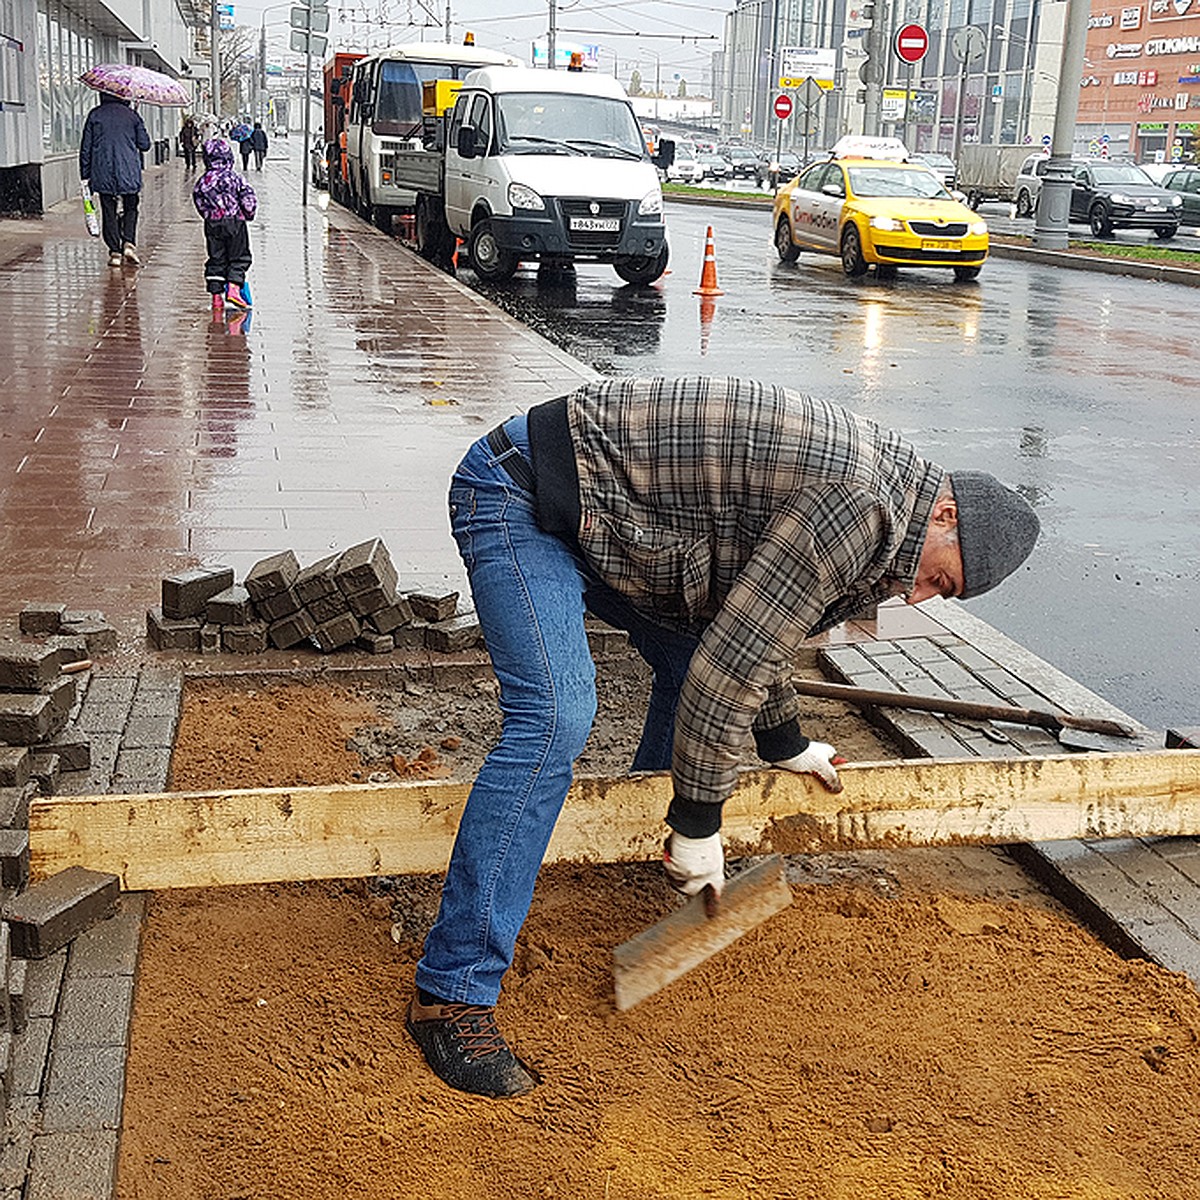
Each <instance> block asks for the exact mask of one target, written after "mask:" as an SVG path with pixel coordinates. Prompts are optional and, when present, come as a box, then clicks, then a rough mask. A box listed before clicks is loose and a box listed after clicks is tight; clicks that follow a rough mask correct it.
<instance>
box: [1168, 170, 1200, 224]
mask: <svg viewBox="0 0 1200 1200" xmlns="http://www.w3.org/2000/svg"><path fill="white" fill-rule="evenodd" d="M1162 185H1163V187H1165V188H1168V189H1170V190H1171V191H1172V192H1178V193H1179V195H1180V198H1181V199H1182V200H1183V223H1184V224H1185V225H1200V166H1191V167H1180V168H1179V169H1178V170H1175V171H1172V172H1171V173H1170V174H1169V175H1165V176H1164V177H1163V181H1162Z"/></svg>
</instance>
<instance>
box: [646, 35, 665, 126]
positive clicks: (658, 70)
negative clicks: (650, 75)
mask: <svg viewBox="0 0 1200 1200" xmlns="http://www.w3.org/2000/svg"><path fill="white" fill-rule="evenodd" d="M642 53H643V54H653V55H654V120H655V122H656V123H657V121H658V98H659V96H660V95H661V94H662V60H661V59H660V58H659V57H658V55H657V54H656V53H655V52H654V51H653V50H645V49H643V50H642Z"/></svg>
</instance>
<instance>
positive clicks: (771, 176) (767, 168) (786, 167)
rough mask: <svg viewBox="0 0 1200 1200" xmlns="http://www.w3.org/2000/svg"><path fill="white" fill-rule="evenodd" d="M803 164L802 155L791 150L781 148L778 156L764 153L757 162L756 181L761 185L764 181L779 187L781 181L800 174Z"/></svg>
mask: <svg viewBox="0 0 1200 1200" xmlns="http://www.w3.org/2000/svg"><path fill="white" fill-rule="evenodd" d="M801 165H802V164H801V162H800V155H798V154H793V153H792V152H791V151H790V150H781V151H780V152H779V154H778V156H776V155H774V154H764V155H762V156H761V157H760V158H759V159H758V161H757V163H756V164H755V176H754V181H755V183H757V184H758V186H759V187H762V186H763V184H764V183H765V184H769V185H770V186H771V187H778V186H779V184H780V182H781V181H784V180H788V179H791V178H793V177H794V176H796V175H799V174H800V167H801Z"/></svg>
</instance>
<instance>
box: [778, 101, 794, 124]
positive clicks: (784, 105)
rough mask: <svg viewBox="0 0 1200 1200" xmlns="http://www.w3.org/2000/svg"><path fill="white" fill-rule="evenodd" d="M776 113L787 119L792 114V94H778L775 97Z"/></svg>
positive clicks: (784, 119)
mask: <svg viewBox="0 0 1200 1200" xmlns="http://www.w3.org/2000/svg"><path fill="white" fill-rule="evenodd" d="M774 109H775V115H776V116H777V117H778V118H779V119H780V120H781V121H786V120H787V118H788V117H790V116H791V115H792V98H791V96H776V97H775V104H774Z"/></svg>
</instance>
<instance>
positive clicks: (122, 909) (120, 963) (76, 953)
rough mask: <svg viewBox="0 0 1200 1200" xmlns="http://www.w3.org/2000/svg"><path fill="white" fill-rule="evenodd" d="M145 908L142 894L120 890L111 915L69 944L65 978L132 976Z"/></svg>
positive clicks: (135, 964)
mask: <svg viewBox="0 0 1200 1200" xmlns="http://www.w3.org/2000/svg"><path fill="white" fill-rule="evenodd" d="M145 911H146V897H145V893H143V892H125V893H123V894H122V896H121V899H120V901H119V903H118V907H117V912H116V914H115V915H114V916H112V917H109V919H108V920H107V921H101V922H100V924H99V925H93V926H92V928H91V929H87V930H85V931H84V932H83V933H81V934H80V935H79V936H78V937H77V938H76V939H75V940H74V941H73V942H72V943H71V947H70V952H69V955H68V958H67V977H68V978H69V979H75V978H81V979H91V978H96V977H102V976H107V975H132V974H133V973H134V971H135V970H136V969H137V953H138V941H139V939H140V937H141V929H142V920H143V919H144V917H145Z"/></svg>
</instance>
